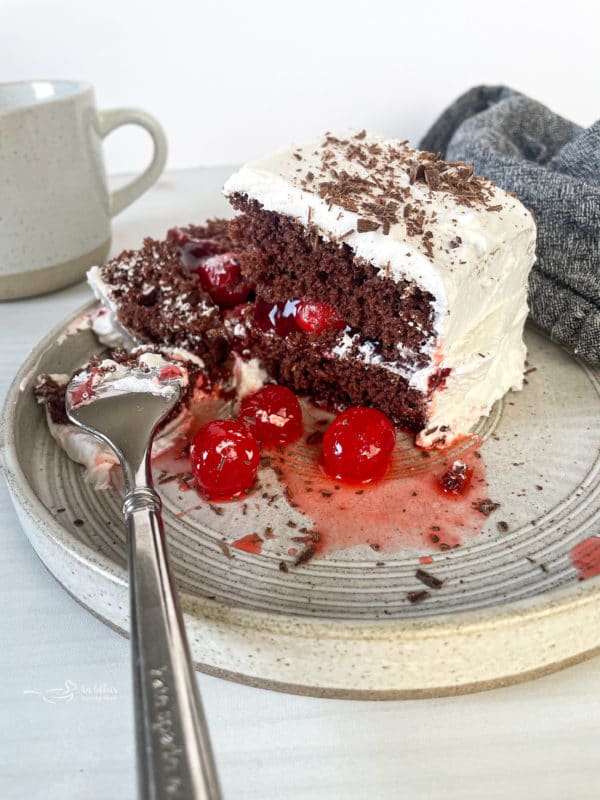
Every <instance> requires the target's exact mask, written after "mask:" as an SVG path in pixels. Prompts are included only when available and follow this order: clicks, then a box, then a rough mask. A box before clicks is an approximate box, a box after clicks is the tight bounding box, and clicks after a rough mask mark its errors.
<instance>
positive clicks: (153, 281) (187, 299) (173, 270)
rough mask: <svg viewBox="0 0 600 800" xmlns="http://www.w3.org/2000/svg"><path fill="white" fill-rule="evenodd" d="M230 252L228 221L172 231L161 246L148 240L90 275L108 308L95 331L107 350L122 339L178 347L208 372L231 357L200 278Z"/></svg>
mask: <svg viewBox="0 0 600 800" xmlns="http://www.w3.org/2000/svg"><path fill="white" fill-rule="evenodd" d="M230 250H231V241H230V239H229V235H228V231H227V222H226V221H225V220H210V221H209V222H207V223H206V225H204V226H198V225H190V226H188V227H186V228H175V229H172V230H171V231H169V233H168V235H167V238H166V239H165V240H162V241H157V240H155V239H150V238H147V239H145V240H144V244H143V246H142V248H141V249H140V250H126V251H125V252H123V253H121V254H120V255H119V256H117V257H116V258H114V259H112V260H111V261H108V262H107V263H106V264H104V266H102V267H93V268H92V269H91V270H90V271H89V272H88V281H89V283H90V286H91V287H92V290H93V291H94V294H95V295H96V297H97V298H98V299H99V300H100V302H101V303H102V306H103V308H102V309H101V310H100V312H99V313H98V314H97V315H96V317H95V319H94V321H93V328H94V330H95V331H96V333H97V334H98V336H99V338H100V339H101V341H102V342H103V343H104V344H106V345H108V346H117V345H119V344H121V343H122V339H123V334H125V335H126V336H129V337H130V338H131V339H133V341H134V342H137V343H143V344H145V343H150V344H157V345H160V346H165V347H178V348H182V349H184V350H187V351H189V352H190V353H193V354H194V355H197V356H199V357H200V358H201V359H202V361H203V362H204V364H205V366H206V368H207V370H208V371H209V372H212V371H214V370H215V369H216V368H218V367H219V365H220V364H221V363H222V362H223V361H224V359H225V358H226V357H227V353H228V345H227V341H226V335H225V329H224V327H223V321H222V318H221V309H220V308H219V306H218V305H217V303H216V302H214V300H213V298H212V297H211V295H210V292H209V291H207V290H206V289H205V288H204V287H203V285H202V281H201V280H200V277H199V275H198V268H199V266H200V265H201V264H204V263H205V262H206V261H207V260H208V259H210V258H215V257H220V256H223V255H224V254H227V253H228V252H229V251H230Z"/></svg>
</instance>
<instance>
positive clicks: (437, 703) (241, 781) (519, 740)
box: [0, 168, 600, 800]
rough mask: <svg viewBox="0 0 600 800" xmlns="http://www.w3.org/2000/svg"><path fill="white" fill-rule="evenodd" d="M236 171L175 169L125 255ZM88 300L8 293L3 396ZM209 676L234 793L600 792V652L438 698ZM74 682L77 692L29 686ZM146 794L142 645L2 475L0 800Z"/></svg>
mask: <svg viewBox="0 0 600 800" xmlns="http://www.w3.org/2000/svg"><path fill="white" fill-rule="evenodd" d="M227 172H228V170H227V169H225V168H221V169H204V170H203V169H197V170H187V171H185V172H173V173H168V174H166V175H165V176H164V177H163V179H162V180H161V181H160V182H159V183H158V184H157V186H155V187H154V189H152V190H151V191H150V192H149V193H148V194H146V195H145V196H144V197H143V198H142V199H141V200H139V201H138V202H137V203H136V204H135V205H134V206H133V207H131V208H129V209H128V210H126V211H125V212H124V213H123V214H122V215H121V216H119V217H118V218H117V219H116V220H115V221H114V245H113V251H114V252H115V253H116V252H118V251H120V250H121V249H123V248H124V247H126V246H127V247H135V246H136V245H137V244H138V243H139V242H140V241H141V238H142V237H143V236H144V235H147V234H152V235H157V236H159V235H161V234H162V233H164V232H165V230H166V229H167V227H169V226H170V225H173V224H176V223H180V224H184V223H186V222H188V221H200V220H202V219H203V218H204V217H205V216H206V215H207V214H209V215H210V214H217V213H221V212H224V211H225V210H226V206H225V204H224V202H223V201H222V200H221V199H220V196H219V192H218V187H219V186H220V185H221V183H222V181H223V178H224V177H225V175H226V174H227ZM89 297H90V292H89V291H88V289H87V288H86V286H85V285H84V284H80V285H78V286H74V287H71V288H69V289H65V290H63V291H60V292H57V293H55V294H51V295H48V296H46V297H41V298H34V299H31V300H22V301H16V302H12V303H3V304H2V303H0V399H3V398H4V395H5V393H6V390H7V388H8V385H9V383H10V381H11V379H12V377H13V375H14V373H15V371H16V370H17V368H18V367H19V365H20V364H21V362H22V361H23V359H24V358H25V357H26V355H27V353H28V351H29V349H30V348H31V347H32V346H33V345H35V343H36V342H37V341H38V340H39V339H40V338H41V337H42V335H43V334H45V333H46V332H47V331H48V329H49V328H51V327H52V326H54V325H55V324H56V323H58V322H59V321H60V320H61V319H62V318H63V317H64V316H65V315H66V314H68V313H70V312H71V311H72V310H73V309H75V308H77V307H78V306H79V305H81V304H83V303H84V302H85V301H87V300H88V298H89ZM599 622H600V621H599ZM198 680H199V683H200V688H201V692H202V696H203V699H204V703H205V707H206V713H207V716H208V721H209V725H210V729H211V733H212V739H213V744H214V748H215V751H216V758H217V762H218V766H219V770H220V775H221V780H222V784H223V789H224V795H225V798H226V800H236V799H238V798H248V799H250V798H256V799H257V800H258V798H260V799H261V800H270V799H271V798H272V799H273V800H285V799H286V798H323V800H325V799H327V800H330V798H344V800H346V799H347V798H361V800H362V798H367V797H368V798H397V797H410V798H411V800H420V799H421V798H427V800H437V798H440V800H441V799H442V798H443V799H444V800H471V799H472V800H481V798H484V797H485V798H486V800H494V799H495V798H516V800H520V798H527V799H528V800H537V798H540V800H541V799H542V798H543V800H550V799H553V798H556V800H565V799H566V798H568V799H569V800H585V798H594V799H596V798H598V796H600V770H599V760H600V658H595V659H592V660H590V661H588V662H585V663H583V664H580V665H578V666H575V667H571V668H570V669H567V670H564V671H562V672H559V673H556V674H554V675H551V676H548V677H546V678H542V679H539V680H537V681H533V682H530V683H526V684H520V685H516V686H512V687H508V688H505V689H498V690H495V691H490V692H485V693H480V694H473V695H467V696H464V697H453V698H442V699H435V700H415V701H394V702H391V701H390V702H353V701H340V700H319V699H312V698H306V697H295V696H289V695H283V694H277V693H272V692H267V691H262V690H258V689H252V688H249V687H245V686H241V685H237V684H233V683H227V682H225V681H222V680H219V679H217V678H211V677H208V676H204V675H199V678H198ZM67 681H71V682H72V684H74V687H73V686H72V687H71V688H72V689H73V691H72V695H73V697H72V699H71V700H70V701H66V700H57V701H56V702H54V703H49V702H45V701H44V700H43V699H42V697H41V696H40V695H38V694H31V693H29V692H31V691H32V690H34V691H36V690H37V691H42V690H43V691H45V690H51V689H60V688H61V687H63V688H64V687H65V685H66V682H67ZM134 796H135V772H134V740H133V714H132V693H131V685H130V673H129V644H128V642H127V641H125V640H124V639H122V638H121V637H120V636H119V635H118V634H116V633H114V632H113V631H111V630H109V629H108V628H106V627H105V626H104V625H103V624H102V623H101V622H99V621H98V620H96V619H95V618H94V617H92V616H91V615H90V614H88V613H87V612H86V611H84V610H83V609H82V608H80V607H79V606H78V605H77V604H76V603H75V601H74V600H72V599H71V598H70V597H69V596H68V595H66V594H65V592H64V591H63V590H62V589H61V588H60V586H59V585H58V584H57V583H55V581H54V580H53V578H52V577H51V576H50V574H49V573H48V572H47V571H46V570H45V568H44V567H43V566H42V564H41V563H40V561H39V560H38V559H37V557H36V555H35V554H34V552H33V550H32V549H31V547H30V546H29V543H28V541H27V539H26V538H25V535H24V534H23V532H22V530H21V527H20V525H19V522H18V521H17V517H16V515H15V512H14V510H13V508H12V504H11V501H10V498H9V495H8V491H7V489H6V485H5V483H4V481H0V798H1V800H13V799H14V800H21V799H22V798H27V799H28V800H36V798H44V800H59V798H60V800H65V799H67V800H68V799H69V798H85V800H108V799H109V798H111V800H112V798H119V800H121V799H122V800H128V799H129V798H131V799H132V800H133V798H134Z"/></svg>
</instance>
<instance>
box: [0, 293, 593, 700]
mask: <svg viewBox="0 0 600 800" xmlns="http://www.w3.org/2000/svg"><path fill="white" fill-rule="evenodd" d="M90 308H91V306H90V307H88V308H87V309H84V310H82V311H80V312H78V314H76V315H74V316H73V317H71V318H70V319H67V320H66V321H65V322H64V323H62V324H61V325H60V326H59V327H58V328H57V329H56V330H54V331H53V332H51V333H50V334H49V335H48V336H47V337H46V338H45V339H44V340H43V341H42V342H41V343H40V344H39V345H38V347H37V348H36V349H35V350H34V351H33V352H32V353H31V355H30V356H29V358H28V359H27V361H26V362H25V364H24V365H23V367H22V369H21V371H20V372H19V374H18V375H17V377H16V379H15V381H14V383H13V385H12V388H11V390H10V392H9V395H8V398H7V401H6V405H5V408H4V412H3V420H2V428H1V431H2V433H1V441H2V457H3V462H4V471H5V474H6V477H7V480H8V484H9V487H10V491H11V493H12V496H13V499H14V503H15V507H16V509H17V513H18V514H19V517H20V519H21V522H22V524H23V527H24V530H25V532H26V534H27V536H28V537H29V539H30V541H31V543H32V545H33V547H34V549H35V551H36V552H37V554H38V555H39V557H40V558H41V559H42V561H43V562H44V564H45V565H46V566H47V568H48V569H49V570H50V572H51V573H52V574H53V575H54V576H55V577H56V579H57V580H58V581H59V582H60V583H61V584H62V586H64V588H65V589H66V590H67V591H68V592H70V593H71V594H72V595H73V596H74V597H75V598H76V599H77V600H78V601H79V602H80V603H81V604H82V605H84V606H85V607H86V608H88V609H89V610H90V611H91V612H92V613H94V614H95V615H97V616H98V617H99V618H100V619H102V620H104V621H105V622H106V623H108V624H109V625H111V626H112V627H114V628H115V629H117V630H119V631H121V632H126V631H127V628H128V598H127V575H126V555H125V553H126V550H125V542H124V533H123V528H122V524H121V519H120V505H121V498H120V495H119V493H118V492H116V491H114V490H109V491H105V492H98V491H94V490H92V489H91V488H90V487H89V485H88V484H87V483H86V482H85V481H84V479H83V471H82V469H81V468H80V467H79V466H77V465H76V464H74V463H73V462H71V461H70V460H69V459H68V458H67V457H66V456H65V455H64V453H63V452H62V451H61V450H60V449H59V448H58V447H57V446H56V445H55V444H54V442H53V441H52V439H51V438H50V436H49V434H48V431H47V428H46V424H45V421H44V416H43V413H42V410H41V409H40V408H39V407H38V406H37V405H36V403H35V401H34V398H33V395H32V391H31V389H32V386H33V383H34V381H35V377H36V375H37V374H38V373H39V372H51V373H56V372H71V371H72V370H73V369H74V368H75V367H76V366H78V365H79V364H81V363H82V362H83V361H84V360H86V359H87V358H88V357H89V356H90V355H91V353H93V352H94V351H97V350H98V349H99V348H98V344H97V342H96V340H95V339H94V337H93V334H92V333H91V332H90V331H89V330H84V331H81V332H78V333H74V334H73V333H71V332H72V331H73V329H74V327H76V326H74V325H73V322H74V321H75V320H77V319H78V318H79V317H81V315H82V314H84V313H85V312H86V311H89V309H90ZM526 339H527V345H528V348H529V357H528V358H529V370H528V374H527V385H526V386H525V388H524V390H523V391H522V392H517V393H511V394H508V395H507V396H506V397H505V398H504V399H503V400H502V401H500V402H499V403H497V404H496V406H495V407H494V409H493V410H492V413H491V415H490V416H489V417H488V418H487V419H485V420H482V421H481V422H480V424H479V425H478V427H477V429H476V433H477V435H478V436H479V437H480V439H481V440H482V444H481V445H480V446H478V447H477V448H473V447H472V448H470V449H467V450H465V448H464V445H463V446H462V449H461V447H460V446H458V447H457V449H455V450H454V451H452V453H450V454H448V453H446V454H440V453H433V454H431V455H430V456H429V458H427V457H423V455H422V454H421V453H420V452H419V451H418V450H415V449H414V448H412V447H411V446H410V442H409V439H408V437H405V436H403V435H400V437H399V445H398V448H397V452H396V454H395V457H394V464H393V468H392V473H391V477H390V479H389V480H387V481H385V482H384V483H383V484H381V485H380V486H379V487H378V488H373V489H366V490H365V491H364V492H362V493H361V490H360V489H356V488H354V489H347V488H346V487H341V488H337V489H336V488H335V485H334V484H333V482H331V481H329V483H327V482H325V483H324V481H325V480H326V479H324V478H322V477H320V474H319V472H318V468H317V467H316V465H315V463H314V450H315V445H314V439H318V435H316V436H314V437H313V439H312V440H311V442H312V444H310V445H309V444H307V443H306V442H304V441H303V442H302V443H300V444H299V445H297V446H296V447H294V448H293V449H292V451H290V453H288V454H287V455H286V457H285V458H286V460H285V463H283V464H280V457H279V454H277V453H275V454H273V457H269V458H267V459H266V460H265V461H264V462H263V467H262V468H261V471H260V473H259V478H260V486H259V488H258V489H257V490H255V491H254V492H253V493H252V494H250V495H249V496H248V497H247V498H246V500H245V501H244V502H236V503H230V504H223V505H217V504H208V503H205V502H202V501H201V500H200V498H199V497H198V495H197V494H196V492H195V490H194V489H190V490H188V491H185V490H186V489H188V487H187V486H186V484H185V481H182V480H179V479H168V478H167V477H166V476H165V475H164V474H163V472H161V471H160V470H158V468H157V476H156V477H157V478H158V479H163V480H162V483H161V484H160V490H161V494H162V497H163V500H164V515H165V524H166V528H167V532H168V539H169V550H170V554H171V559H172V563H173V566H174V569H175V573H176V578H177V581H178V584H179V588H180V590H181V597H182V605H183V607H184V613H185V617H186V626H187V631H188V635H189V638H190V645H191V650H192V655H193V658H194V660H195V662H196V664H197V666H198V668H199V669H201V670H205V671H207V672H210V673H213V674H216V675H220V676H223V677H226V678H232V679H235V680H240V681H244V682H247V683H251V684H255V685H260V686H266V687H269V688H273V689H281V690H285V691H291V692H298V693H305V694H314V695H320V696H340V697H342V696H343V697H364V698H387V697H415V696H431V695H440V694H449V693H457V692H465V691H471V690H476V689H482V688H487V687H491V686H497V685H502V684H504V683H508V682H512V681H516V680H523V679H526V678H528V677H532V676H535V675H539V674H544V673H546V672H549V671H551V670H554V669H557V668H559V667H561V666H565V665H567V664H570V663H574V662H576V661H578V660H580V659H582V658H584V657H586V656H589V655H591V654H592V653H595V652H598V651H599V650H600V625H598V619H599V615H600V578H599V577H596V574H597V573H599V572H600V537H599V528H598V516H599V507H600V504H599V491H600V488H599V479H598V472H599V463H600V462H599V459H598V452H599V445H600V426H599V425H598V424H597V421H598V412H599V408H600V398H599V388H600V382H599V380H598V373H597V372H594V371H592V370H591V369H589V368H588V367H587V366H586V365H585V364H583V363H581V362H579V361H577V360H575V359H573V358H571V357H569V356H568V355H566V354H565V353H564V352H563V351H562V350H561V349H559V348H558V347H556V346H555V345H553V344H552V343H550V342H549V341H548V340H547V339H546V338H544V337H543V336H541V335H540V334H539V333H537V332H536V331H535V330H531V329H530V330H528V331H527V333H526ZM312 423H313V424H314V430H315V431H318V429H319V420H318V419H315V418H312ZM453 459H464V460H465V462H466V463H467V464H468V465H469V468H472V469H473V477H472V483H471V485H470V487H469V490H468V492H467V494H466V495H465V496H462V497H459V498H454V497H448V496H446V495H445V494H444V493H443V492H441V491H439V490H436V489H435V488H434V484H435V481H437V480H438V479H439V478H440V476H441V475H442V474H443V473H444V471H445V469H446V468H447V466H448V464H449V463H451V462H452V460H453ZM282 472H283V473H285V480H286V485H287V486H288V488H287V490H286V489H285V487H283V486H282V485H281V474H282ZM165 478H166V479H165ZM435 486H437V484H435ZM438 489H439V487H438ZM357 492H358V493H357ZM311 494H312V496H311ZM482 504H483V505H482ZM315 533H318V535H317V536H314V534H315ZM314 539H319V541H318V542H317V543H316V545H317V552H316V554H315V555H314V556H313V557H312V558H311V559H310V560H306V561H305V562H304V563H299V564H297V563H296V562H298V561H300V562H302V560H303V554H306V551H307V548H309V547H311V546H312V545H311V543H312V542H313V540H314ZM457 545H458V546H457Z"/></svg>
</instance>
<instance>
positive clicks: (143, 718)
mask: <svg viewBox="0 0 600 800" xmlns="http://www.w3.org/2000/svg"><path fill="white" fill-rule="evenodd" d="M123 513H124V515H125V519H126V524H127V532H128V537H127V538H128V543H129V575H130V610H131V643H132V655H133V684H134V692H135V724H136V741H137V763H138V796H139V798H140V800H219V798H220V797H221V793H220V790H219V783H218V778H217V771H216V768H215V763H214V758H213V754H212V748H211V744H210V738H209V734H208V728H207V726H206V720H205V718H204V712H203V710H202V703H201V701H200V695H199V693H198V686H197V682H196V676H195V673H194V669H193V667H192V662H191V659H190V653H189V648H188V643H187V638H186V635H185V628H184V625H183V619H182V616H181V611H180V609H179V604H178V602H177V595H176V591H175V586H174V582H173V576H172V573H171V569H170V567H169V561H168V557H167V547H166V541H165V534H164V528H163V524H162V517H161V502H160V498H159V497H158V495H157V494H156V492H155V491H154V490H153V489H152V488H150V487H148V486H144V487H140V486H138V487H136V488H134V489H132V490H131V491H129V492H128V493H127V495H126V497H125V502H124V504H123Z"/></svg>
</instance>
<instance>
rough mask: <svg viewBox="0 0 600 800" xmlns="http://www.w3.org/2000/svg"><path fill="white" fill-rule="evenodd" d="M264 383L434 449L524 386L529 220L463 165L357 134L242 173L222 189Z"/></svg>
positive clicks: (284, 154)
mask: <svg viewBox="0 0 600 800" xmlns="http://www.w3.org/2000/svg"><path fill="white" fill-rule="evenodd" d="M224 191H225V194H226V196H227V197H228V198H229V200H230V202H231V204H232V205H233V207H234V208H235V209H236V210H237V211H238V212H240V214H239V216H238V217H237V218H235V219H234V220H233V221H232V222H231V223H230V225H229V235H230V237H231V240H232V243H233V250H234V251H235V252H236V253H237V254H238V256H237V258H238V259H239V262H240V268H241V275H242V277H243V279H244V280H245V281H247V283H248V284H249V285H251V286H252V287H253V288H254V291H255V300H254V302H252V303H250V304H248V305H247V307H246V308H245V309H244V311H243V314H242V317H243V319H242V322H240V323H238V325H237V327H238V333H239V334H240V335H241V333H242V332H243V336H242V338H243V340H244V348H245V352H246V355H251V356H253V357H254V358H257V359H258V360H259V361H260V363H261V365H262V367H263V368H264V369H265V370H266V372H267V374H268V375H269V377H270V378H271V379H272V380H274V381H276V382H278V383H281V384H283V385H285V386H288V387H289V388H291V389H292V390H293V391H295V392H296V393H298V394H301V395H309V396H311V397H312V398H313V399H314V400H316V401H317V402H319V403H322V404H324V405H326V406H328V407H331V408H334V409H343V408H345V407H349V406H355V405H361V406H372V407H374V408H376V409H379V410H380V411H383V412H384V413H385V414H387V415H388V416H389V417H390V418H391V419H392V420H394V422H395V423H396V424H398V425H399V426H402V427H405V428H408V429H410V430H412V431H414V432H415V433H416V434H417V443H418V444H419V445H420V446H422V447H432V446H435V447H445V446H448V445H449V444H450V443H452V442H453V441H455V440H456V439H457V438H458V437H460V436H463V435H465V434H467V433H468V432H469V430H470V429H471V428H472V426H473V425H474V424H475V423H476V422H477V420H478V419H479V418H480V417H481V416H482V415H486V414H488V413H489V411H490V409H491V407H492V405H493V403H494V402H495V401H496V400H498V399H499V398H500V397H502V396H503V395H504V394H505V393H506V392H507V391H508V390H510V389H520V388H521V387H522V381H523V370H524V361H525V354H526V350H525V345H524V343H523V326H524V323H525V319H526V316H527V311H528V309H527V278H528V274H529V271H530V269H531V266H532V265H533V262H534V260H535V237H536V228H535V223H534V220H533V217H532V215H531V213H530V212H529V211H528V210H527V209H526V208H525V207H524V206H523V205H522V204H521V203H520V202H519V200H518V199H517V198H516V197H514V196H513V195H511V194H509V193H507V192H505V191H503V190H502V189H500V188H499V187H497V186H496V185H495V184H493V183H492V182H491V181H489V180H487V179H486V178H482V177H478V176H476V175H474V174H473V169H472V167H471V166H469V165H467V164H465V163H462V162H453V163H448V162H445V161H443V160H442V159H441V157H440V156H439V155H437V154H433V153H427V152H421V151H418V150H414V149H412V148H410V147H409V146H408V145H407V143H406V142H399V141H396V140H389V139H382V138H379V137H376V136H372V135H369V134H367V133H366V132H364V131H362V132H360V133H358V134H356V135H354V136H349V137H343V136H333V135H326V136H324V137H323V138H322V139H320V140H318V141H315V142H311V143H309V144H306V145H302V146H298V147H293V148H290V149H287V150H283V151H281V152H279V153H276V154H275V155H271V156H268V157H266V158H264V159H261V160H259V161H256V162H253V163H249V164H246V165H245V166H243V167H242V168H241V169H240V170H239V171H238V172H236V173H235V174H234V175H232V176H231V177H230V178H229V180H228V181H227V183H226V185H225V189H224Z"/></svg>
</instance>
